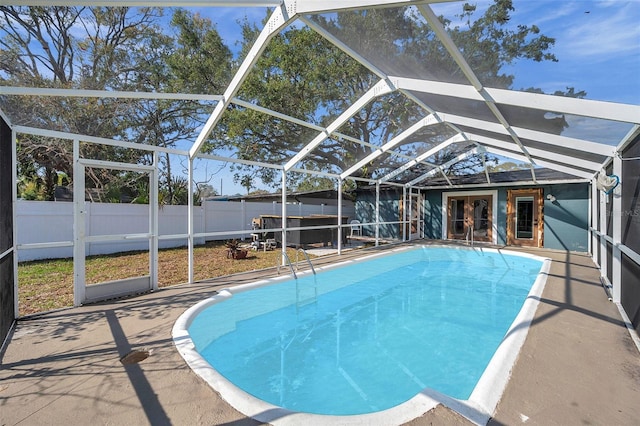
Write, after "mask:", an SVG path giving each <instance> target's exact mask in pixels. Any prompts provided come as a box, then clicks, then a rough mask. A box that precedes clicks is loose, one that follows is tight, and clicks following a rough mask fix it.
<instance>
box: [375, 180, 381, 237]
mask: <svg viewBox="0 0 640 426" xmlns="http://www.w3.org/2000/svg"><path fill="white" fill-rule="evenodd" d="M378 245H380V182H376V247H377V246H378Z"/></svg>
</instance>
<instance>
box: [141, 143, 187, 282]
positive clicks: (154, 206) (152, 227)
mask: <svg viewBox="0 0 640 426" xmlns="http://www.w3.org/2000/svg"><path fill="white" fill-rule="evenodd" d="M158 168H159V161H158V152H157V151H155V152H154V153H153V171H152V172H151V173H149V218H150V221H149V234H151V239H150V240H149V277H150V278H151V289H152V290H153V291H156V290H158ZM189 198H191V197H189Z"/></svg>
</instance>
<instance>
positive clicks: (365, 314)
mask: <svg viewBox="0 0 640 426" xmlns="http://www.w3.org/2000/svg"><path fill="white" fill-rule="evenodd" d="M347 263H348V265H344V264H342V265H338V266H336V267H332V268H325V270H323V271H322V272H320V273H319V274H318V275H317V276H314V275H311V274H305V275H301V276H300V277H299V278H298V280H291V279H288V280H283V279H276V280H265V281H261V282H257V283H253V284H250V285H246V286H240V287H235V288H233V289H228V290H224V291H221V292H220V293H219V294H218V295H216V296H214V297H212V298H210V299H207V300H205V301H203V302H201V303H199V304H197V305H196V306H194V307H192V308H191V309H189V310H188V311H187V312H185V314H183V316H181V317H180V319H179V320H178V321H177V322H176V325H175V326H174V341H175V342H176V345H177V347H178V349H179V350H180V353H181V354H182V355H183V357H184V358H185V360H186V361H187V362H188V363H189V365H191V366H192V368H194V370H195V371H196V372H197V373H198V374H199V375H201V376H202V377H203V378H205V380H207V381H208V382H209V383H210V384H211V385H212V386H213V387H214V388H215V389H216V390H217V391H218V392H220V393H221V395H222V397H223V398H224V399H225V400H227V401H228V402H229V403H231V405H233V406H234V407H236V408H237V409H238V410H239V411H241V412H242V413H244V414H246V415H248V416H251V417H254V418H258V419H259V420H261V421H266V422H270V423H273V424H299V423H301V422H304V423H305V424H313V423H316V424H328V423H330V422H332V421H333V422H336V423H339V424H350V423H351V424H362V423H371V422H375V423H376V424H400V423H402V422H405V421H408V420H411V419H412V418H415V417H418V416H420V415H421V414H422V413H424V412H426V411H428V410H429V409H430V408H432V407H433V406H435V405H436V404H437V403H444V404H445V405H447V406H449V407H450V408H453V409H456V410H457V411H459V412H460V413H461V414H463V415H464V416H465V417H467V418H469V419H470V420H472V421H476V422H478V423H483V422H486V420H487V419H488V417H489V416H490V415H491V414H492V412H493V410H494V408H495V405H496V404H497V401H498V399H499V398H500V395H501V393H502V389H503V388H504V385H505V384H506V380H507V378H508V375H509V370H510V368H511V365H512V364H513V362H514V360H515V357H516V355H517V351H518V349H519V347H520V345H521V343H522V342H523V341H524V337H525V335H526V327H523V326H525V325H527V324H528V322H529V321H530V318H531V317H532V315H533V311H534V308H535V301H536V297H535V295H536V294H537V295H539V294H540V293H541V291H542V286H543V285H544V278H545V276H546V275H545V274H544V272H545V271H546V269H547V268H548V260H545V259H542V258H537V257H535V256H530V255H523V254H520V253H513V252H508V251H504V250H491V249H486V248H474V249H464V248H450V247H447V248H444V247H434V246H425V247H419V248H417V249H416V248H413V249H409V248H403V249H396V250H393V251H392V254H391V255H389V254H384V255H380V254H379V255H374V256H368V257H366V258H364V259H362V260H360V261H357V262H347ZM541 271H542V272H543V273H540V272H541ZM523 278H524V279H523ZM271 284H275V285H271ZM249 290H250V291H249ZM220 302H223V303H220ZM211 366H213V368H212V367H211ZM338 403H339V404H338ZM294 412H295V414H294ZM308 413H314V414H308ZM301 416H302V417H301Z"/></svg>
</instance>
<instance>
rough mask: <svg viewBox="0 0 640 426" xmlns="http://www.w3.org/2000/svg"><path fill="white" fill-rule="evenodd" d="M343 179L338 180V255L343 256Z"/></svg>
mask: <svg viewBox="0 0 640 426" xmlns="http://www.w3.org/2000/svg"><path fill="white" fill-rule="evenodd" d="M343 232H345V231H344V230H343V229H342V178H338V255H341V254H342V233H343Z"/></svg>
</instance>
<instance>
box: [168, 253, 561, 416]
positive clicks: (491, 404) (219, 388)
mask: <svg viewBox="0 0 640 426" xmlns="http://www.w3.org/2000/svg"><path fill="white" fill-rule="evenodd" d="M418 247H431V248H433V247H444V248H448V249H455V250H478V251H487V252H497V253H508V254H509V255H513V256H519V257H526V258H530V259H536V260H539V261H541V262H542V266H541V268H540V272H539V273H538V275H537V277H536V280H535V281H534V283H533V284H532V286H531V289H530V291H529V293H528V295H527V297H526V299H525V301H524V303H523V306H522V308H521V309H520V312H519V313H518V314H517V315H516V317H515V319H514V321H513V323H512V324H511V326H510V327H509V329H508V330H507V332H506V334H505V337H504V338H503V340H502V342H501V343H500V345H499V346H498V348H497V349H496V351H495V353H494V355H493V356H492V358H491V360H490V361H489V364H488V365H487V367H486V369H485V371H484V372H483V374H482V376H481V377H480V379H479V380H478V383H477V384H476V386H475V388H474V390H473V392H472V393H471V396H470V397H469V399H467V400H459V399H455V398H452V397H449V396H447V395H444V394H442V393H440V392H437V391H435V390H433V389H429V388H425V389H423V390H422V391H421V392H420V393H418V394H417V395H416V396H414V397H413V398H411V399H409V400H408V401H406V402H404V403H402V404H399V405H397V406H394V407H391V408H389V409H386V410H382V411H378V412H374V413H367V414H360V415H351V416H331V415H320V414H310V413H303V412H295V411H291V410H287V409H285V408H282V407H278V406H275V405H272V404H270V403H267V402H265V401H262V400H260V399H258V398H256V397H254V396H252V395H250V394H248V393H246V392H245V391H243V390H241V389H239V388H238V387H236V386H235V385H234V384H232V383H231V382H229V381H228V380H227V379H226V378H225V377H223V376H222V375H221V374H220V373H218V372H217V371H216V370H215V369H214V368H213V367H211V366H210V365H209V363H208V362H207V361H206V360H204V359H203V358H202V357H201V356H200V354H199V353H198V352H197V351H196V349H195V344H194V343H193V341H192V340H191V337H190V335H189V332H188V327H189V326H190V324H191V322H192V320H193V318H194V317H195V316H196V315H197V314H198V313H199V312H201V311H202V310H203V309H205V308H207V307H208V306H210V305H212V304H215V303H219V302H220V301H222V300H225V299H227V298H229V297H231V296H232V295H233V294H234V293H239V292H243V291H248V290H251V289H253V288H257V287H261V286H264V285H270V284H275V283H277V282H279V281H284V280H288V279H290V278H291V277H290V276H281V277H276V278H268V279H263V280H258V281H255V282H252V283H249V284H242V285H239V286H235V287H232V288H225V289H222V290H220V291H219V292H218V294H216V295H214V296H211V297H209V298H207V299H204V300H202V301H200V302H198V303H197V304H195V305H193V306H192V307H190V308H189V309H187V310H186V311H185V312H184V313H183V314H182V315H180V317H179V318H178V319H177V320H176V322H175V323H174V326H173V329H172V338H173V341H174V344H175V346H176V349H177V350H178V352H179V353H180V355H181V356H182V358H183V359H184V360H185V361H186V363H187V364H188V365H189V367H190V368H191V369H192V370H193V371H194V372H195V373H196V374H197V375H198V376H200V377H201V378H202V379H203V380H205V381H206V382H207V383H208V384H209V385H210V386H211V387H212V388H213V389H214V390H215V391H216V392H218V393H219V394H220V395H221V397H222V398H223V399H224V400H225V401H227V402H228V403H229V404H230V405H231V406H233V407H234V408H235V409H237V410H238V411H240V412H241V413H242V414H244V415H246V416H248V417H251V418H253V419H256V420H258V421H261V422H265V423H269V424H272V425H275V426H281V425H282V426H285V425H286V426H288V425H298V424H305V425H369V424H376V425H399V424H403V423H406V422H409V421H411V420H413V419H416V418H418V417H420V416H422V415H423V414H424V413H426V412H428V411H430V410H431V409H433V408H435V407H436V406H438V405H440V404H442V405H444V406H446V407H448V408H450V409H452V410H454V411H456V412H458V413H459V414H461V415H462V416H463V417H465V418H466V419H467V420H469V421H471V422H473V423H475V424H479V425H484V424H486V423H487V422H488V421H489V419H490V418H491V416H492V414H493V413H494V412H495V409H496V407H497V404H498V402H499V401H500V398H501V396H502V394H503V392H504V390H505V388H506V385H507V383H508V381H509V378H510V376H511V370H512V368H513V366H514V364H515V361H516V359H517V357H518V354H519V352H520V349H521V347H522V345H523V344H524V341H525V339H526V337H527V333H528V331H529V326H530V324H531V321H532V319H533V317H534V314H535V312H536V308H537V306H538V302H539V300H540V297H541V295H542V291H543V290H544V287H545V284H546V281H547V276H548V275H549V269H550V267H551V259H550V258H547V257H541V256H538V255H534V254H530V253H525V252H518V251H512V250H508V249H500V248H485V247H452V246H448V245H437V244H436V245H433V244H430V245H418ZM415 248H416V246H415V245H414V246H411V247H399V248H394V249H391V250H388V251H385V252H381V253H374V254H369V255H365V256H360V257H357V258H355V259H349V260H346V261H340V262H337V263H335V264H331V265H327V266H322V267H319V268H317V270H318V271H323V270H326V269H333V268H337V267H340V266H344V265H346V264H349V263H353V262H359V261H362V260H366V259H371V258H375V257H379V256H387V255H390V254H395V253H398V252H401V251H406V250H413V249H415ZM310 273H311V271H303V272H301V273H299V276H302V275H305V274H310Z"/></svg>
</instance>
